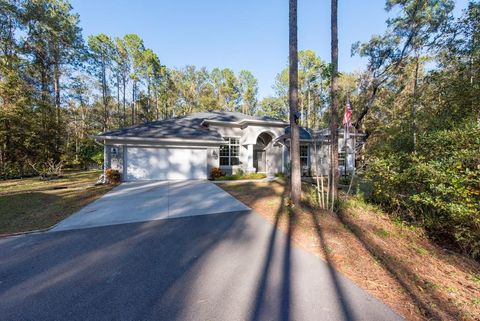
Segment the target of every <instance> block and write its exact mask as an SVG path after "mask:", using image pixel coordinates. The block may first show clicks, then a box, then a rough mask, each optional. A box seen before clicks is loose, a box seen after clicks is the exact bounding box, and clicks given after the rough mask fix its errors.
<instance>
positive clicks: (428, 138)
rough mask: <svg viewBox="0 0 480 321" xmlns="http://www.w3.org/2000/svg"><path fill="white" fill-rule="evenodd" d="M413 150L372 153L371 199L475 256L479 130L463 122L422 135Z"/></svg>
mask: <svg viewBox="0 0 480 321" xmlns="http://www.w3.org/2000/svg"><path fill="white" fill-rule="evenodd" d="M419 146H421V148H420V150H418V152H417V153H416V154H407V153H405V154H398V153H397V154H390V155H388V156H387V155H379V156H372V157H370V158H369V160H368V170H367V178H369V179H370V180H371V181H372V182H373V184H374V189H373V194H372V196H371V197H372V200H373V201H375V202H377V203H379V204H381V205H382V206H384V207H386V208H388V209H390V210H392V211H395V212H397V213H399V214H400V215H401V216H402V217H403V218H404V219H406V220H408V221H411V222H414V223H417V224H420V225H422V226H424V227H425V228H426V229H427V231H428V232H429V234H430V235H431V236H432V237H433V238H435V239H437V240H439V241H441V242H450V241H453V242H454V243H455V244H457V245H458V246H459V247H460V249H461V250H462V251H463V252H465V253H467V254H469V255H471V256H472V257H474V258H479V257H480V154H479V153H478V151H479V150H480V130H479V129H478V128H477V127H476V126H472V125H469V126H465V127H463V128H456V129H452V130H440V131H436V132H432V133H428V134H425V135H423V136H422V137H421V139H420V141H419Z"/></svg>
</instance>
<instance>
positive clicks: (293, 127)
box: [288, 0, 301, 205]
mask: <svg viewBox="0 0 480 321" xmlns="http://www.w3.org/2000/svg"><path fill="white" fill-rule="evenodd" d="M289 7H290V10H289V88H288V102H289V106H290V135H291V137H290V160H291V175H290V184H291V186H290V193H291V194H290V196H291V199H292V202H293V204H294V205H300V197H301V177H300V142H299V129H298V123H297V120H298V114H297V113H298V52H297V51H298V50H297V0H290V6H289Z"/></svg>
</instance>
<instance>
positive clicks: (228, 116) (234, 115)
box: [186, 111, 283, 122]
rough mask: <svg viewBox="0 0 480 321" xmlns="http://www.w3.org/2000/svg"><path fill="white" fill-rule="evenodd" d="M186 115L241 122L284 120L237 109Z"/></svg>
mask: <svg viewBox="0 0 480 321" xmlns="http://www.w3.org/2000/svg"><path fill="white" fill-rule="evenodd" d="M186 117H198V118H202V119H210V120H218V121H227V122H228V121H231V122H239V121H242V120H261V121H272V122H283V120H281V119H277V118H273V117H269V116H252V115H246V114H243V113H239V112H236V111H210V112H200V113H193V114H191V115H188V116H186Z"/></svg>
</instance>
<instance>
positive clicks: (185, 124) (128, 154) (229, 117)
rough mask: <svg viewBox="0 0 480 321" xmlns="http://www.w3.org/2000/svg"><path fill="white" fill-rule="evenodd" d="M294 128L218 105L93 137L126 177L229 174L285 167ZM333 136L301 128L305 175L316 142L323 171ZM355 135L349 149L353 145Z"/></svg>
mask: <svg viewBox="0 0 480 321" xmlns="http://www.w3.org/2000/svg"><path fill="white" fill-rule="evenodd" d="M289 130H290V128H289V124H288V123H287V122H285V121H282V120H279V119H275V118H271V117H266V116H251V115H245V114H242V113H238V112H227V111H213V112H200V113H193V114H190V115H187V116H182V117H175V118H171V119H166V120H158V121H153V122H148V123H144V124H139V125H134V126H131V127H126V128H120V129H116V130H112V131H108V132H104V133H101V134H98V135H96V136H94V138H95V139H96V140H98V141H101V142H102V143H103V144H104V160H105V168H113V169H117V170H119V171H120V173H121V174H122V178H123V180H124V181H136V180H167V179H172V180H173V179H207V178H209V173H210V171H211V169H212V168H214V167H219V168H220V169H221V170H222V171H223V172H224V173H226V174H232V173H235V172H238V171H239V170H241V171H243V172H247V173H252V172H264V173H267V174H268V175H270V176H273V175H275V174H276V173H279V172H286V171H287V170H288V166H289V152H288V148H289ZM328 136H329V134H328V132H327V131H319V132H312V131H310V130H307V129H304V128H301V130H300V143H301V145H300V161H301V164H302V172H303V174H304V175H311V174H315V172H316V170H315V169H316V168H317V166H316V164H315V157H314V155H315V142H316V143H317V146H316V147H317V149H316V150H317V153H316V155H317V158H316V160H317V161H318V168H319V172H320V171H321V172H323V173H324V174H325V173H326V172H327V169H328V159H329V158H328V156H327V155H328V148H329V147H328ZM353 137H354V136H353ZM350 140H351V142H349V143H348V144H347V145H348V146H349V147H347V148H348V149H352V148H353V146H354V143H353V140H352V139H350ZM339 145H342V142H340V144H339ZM340 149H341V148H340ZM340 151H341V150H340ZM347 154H348V153H347ZM345 165H346V166H345ZM353 165H354V162H353V159H352V158H351V157H350V158H348V157H346V159H345V162H344V164H343V165H342V166H344V169H346V170H351V169H352V168H353Z"/></svg>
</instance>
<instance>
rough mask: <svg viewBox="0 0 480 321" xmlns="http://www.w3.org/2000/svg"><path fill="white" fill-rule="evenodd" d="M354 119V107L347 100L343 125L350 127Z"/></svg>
mask: <svg viewBox="0 0 480 321" xmlns="http://www.w3.org/2000/svg"><path fill="white" fill-rule="evenodd" d="M351 120H352V107H351V106H350V102H349V101H348V102H347V105H346V106H345V114H343V126H345V127H350V121H351Z"/></svg>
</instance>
